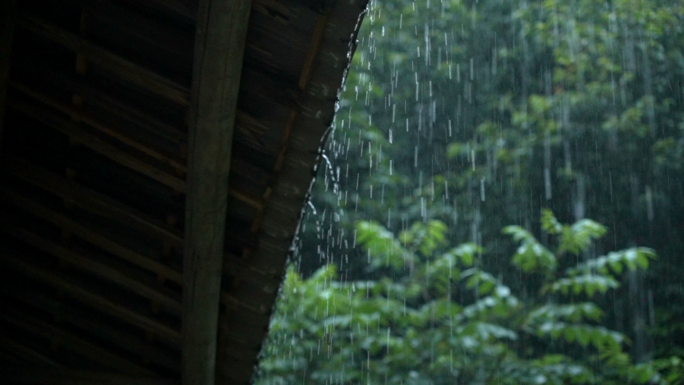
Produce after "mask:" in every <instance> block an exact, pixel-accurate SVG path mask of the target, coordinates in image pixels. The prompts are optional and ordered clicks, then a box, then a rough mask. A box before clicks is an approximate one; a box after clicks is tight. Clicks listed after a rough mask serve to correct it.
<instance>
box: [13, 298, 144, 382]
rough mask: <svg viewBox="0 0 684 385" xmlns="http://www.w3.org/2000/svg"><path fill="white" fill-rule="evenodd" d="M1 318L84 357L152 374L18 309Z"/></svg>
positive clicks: (119, 367)
mask: <svg viewBox="0 0 684 385" xmlns="http://www.w3.org/2000/svg"><path fill="white" fill-rule="evenodd" d="M0 318H2V319H4V320H5V321H6V322H9V323H11V324H12V325H14V326H15V327H17V328H20V329H23V330H25V331H27V332H29V333H31V334H34V335H37V336H41V337H43V338H45V339H47V340H54V341H57V343H58V346H59V347H62V348H64V349H66V350H71V351H73V352H76V353H78V354H80V355H81V356H83V357H84V358H86V359H89V360H92V361H95V362H98V363H99V364H101V365H104V366H105V367H109V368H111V369H114V370H117V371H122V372H124V373H131V374H133V373H135V374H148V375H149V374H152V372H151V371H150V370H148V369H145V368H143V367H141V366H139V365H137V364H134V363H132V362H130V361H128V360H127V359H125V358H122V357H119V356H118V355H116V354H113V353H111V352H109V351H107V350H105V349H104V348H102V347H99V346H97V345H94V344H92V343H91V342H88V341H86V340H84V339H83V338H81V337H78V336H75V335H73V334H71V333H69V332H67V331H65V330H62V329H61V328H59V327H57V326H55V325H53V324H50V323H48V322H45V321H42V320H37V319H34V318H33V317H31V316H29V315H27V314H25V313H23V312H21V311H18V310H16V309H4V311H3V313H2V315H0Z"/></svg>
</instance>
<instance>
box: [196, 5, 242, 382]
mask: <svg viewBox="0 0 684 385" xmlns="http://www.w3.org/2000/svg"><path fill="white" fill-rule="evenodd" d="M250 7H251V1H250V0H201V1H200V3H199V8H198V15H197V29H196V32H195V58H194V67H193V84H192V103H191V106H190V107H191V110H190V119H189V126H190V127H189V128H190V131H189V141H190V144H189V159H188V161H189V162H188V165H189V167H188V189H187V191H188V193H187V201H186V202H187V203H186V234H185V256H184V261H183V329H182V330H183V361H182V383H183V385H210V384H214V381H215V379H214V377H215V369H216V343H217V337H218V331H217V330H218V311H219V301H220V290H221V275H222V274H221V272H222V270H223V254H224V251H223V247H224V245H223V244H224V233H225V221H226V204H227V196H228V175H229V173H230V158H231V147H232V141H233V132H234V127H235V119H236V115H237V97H238V91H239V88H240V77H241V74H242V58H243V55H244V49H245V40H246V35H247V25H248V23H249V14H250Z"/></svg>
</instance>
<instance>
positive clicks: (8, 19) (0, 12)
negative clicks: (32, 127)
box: [0, 0, 16, 153]
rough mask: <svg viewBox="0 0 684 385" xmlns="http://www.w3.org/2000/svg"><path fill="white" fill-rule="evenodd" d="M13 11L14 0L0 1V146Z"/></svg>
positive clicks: (12, 28) (10, 54)
mask: <svg viewBox="0 0 684 385" xmlns="http://www.w3.org/2000/svg"><path fill="white" fill-rule="evenodd" d="M15 11H16V9H15V0H6V1H0V146H2V133H3V130H4V127H5V104H6V101H7V80H8V78H9V70H10V63H11V58H12V42H13V41H14V24H15V17H16V12H15ZM0 153H2V150H0Z"/></svg>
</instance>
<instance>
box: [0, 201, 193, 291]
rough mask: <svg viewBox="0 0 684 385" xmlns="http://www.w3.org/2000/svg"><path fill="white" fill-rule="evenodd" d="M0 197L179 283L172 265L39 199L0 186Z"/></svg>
mask: <svg viewBox="0 0 684 385" xmlns="http://www.w3.org/2000/svg"><path fill="white" fill-rule="evenodd" d="M0 200H3V201H5V202H7V203H9V204H11V205H13V206H15V207H19V208H21V209H22V210H25V211H28V212H29V213H31V214H33V215H35V216H37V217H38V218H42V219H44V220H46V221H48V222H50V223H52V224H54V225H56V226H58V227H61V228H63V229H66V230H68V231H69V232H71V233H73V234H74V235H76V236H77V237H79V238H81V239H83V240H84V241H86V242H88V243H90V244H91V245H93V246H97V247H99V248H100V249H102V250H105V251H107V252H108V253H111V254H113V255H115V256H117V257H119V258H121V259H122V260H124V261H126V262H128V263H131V264H133V265H135V266H138V267H140V268H142V269H145V270H147V271H150V272H152V273H155V274H157V275H159V276H162V277H163V278H164V279H168V280H169V281H171V282H174V283H177V284H181V283H182V282H183V276H182V274H181V273H180V272H178V271H176V270H174V269H172V268H171V267H169V266H166V265H164V264H162V263H159V262H157V261H155V260H153V259H151V258H149V257H146V256H144V255H142V254H140V253H138V252H136V251H134V250H131V249H129V248H127V247H125V246H122V245H120V244H119V243H117V242H115V241H113V240H111V239H109V238H107V237H106V236H104V235H102V234H100V233H98V232H97V231H95V230H94V229H92V228H91V227H88V226H83V225H81V224H80V223H78V222H76V221H74V220H72V219H70V218H69V217H68V216H66V215H64V214H61V213H58V212H57V211H54V210H52V209H50V208H48V207H46V206H43V205H42V204H40V203H37V202H34V201H32V200H30V199H28V198H26V197H24V196H22V195H20V194H17V193H15V192H13V191H10V190H8V189H6V188H3V187H0Z"/></svg>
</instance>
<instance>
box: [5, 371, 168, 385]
mask: <svg viewBox="0 0 684 385" xmlns="http://www.w3.org/2000/svg"><path fill="white" fill-rule="evenodd" d="M0 378H2V379H3V380H5V381H7V383H9V384H27V385H28V384H41V385H102V384H106V385H178V384H179V382H178V381H177V380H169V379H162V378H158V377H156V376H149V375H134V374H133V375H132V374H121V373H109V372H84V371H76V370H45V369H32V370H11V371H9V370H5V371H0Z"/></svg>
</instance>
